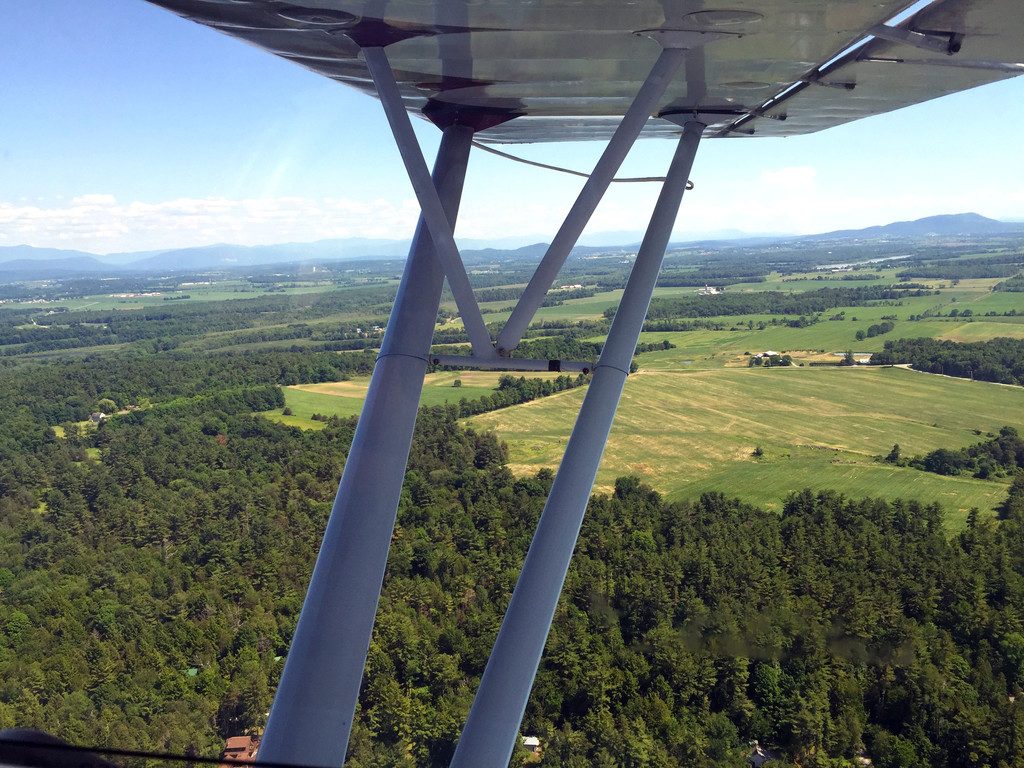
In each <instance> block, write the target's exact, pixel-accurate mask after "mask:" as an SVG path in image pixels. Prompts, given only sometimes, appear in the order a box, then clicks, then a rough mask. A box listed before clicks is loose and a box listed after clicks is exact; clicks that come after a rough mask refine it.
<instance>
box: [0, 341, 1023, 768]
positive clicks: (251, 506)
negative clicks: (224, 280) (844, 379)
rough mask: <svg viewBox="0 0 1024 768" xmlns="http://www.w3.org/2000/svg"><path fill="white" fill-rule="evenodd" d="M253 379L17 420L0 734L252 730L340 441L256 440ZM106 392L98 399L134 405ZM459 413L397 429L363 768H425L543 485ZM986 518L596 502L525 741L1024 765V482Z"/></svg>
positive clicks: (902, 505)
mask: <svg viewBox="0 0 1024 768" xmlns="http://www.w3.org/2000/svg"><path fill="white" fill-rule="evenodd" d="M213 359H214V358H210V359H209V360H210V361H212V360H213ZM287 360H288V358H287V357H284V358H281V359H279V360H277V364H278V366H279V369H278V375H281V376H287V375H289V374H287V373H286V371H287V367H285V368H284V369H282V368H280V364H281V363H284V362H286V361H287ZM208 362H209V361H208ZM236 362H237V361H236ZM250 363H251V364H252V367H251V368H249V369H248V371H247V373H244V374H243V373H242V372H240V371H239V372H238V373H236V375H235V377H234V378H231V383H233V384H234V385H235V386H236V387H240V389H238V390H237V392H238V394H237V395H231V394H230V393H227V394H225V393H224V392H223V391H222V393H221V394H218V393H217V392H215V391H212V388H209V389H207V388H204V386H203V385H202V383H201V381H202V380H205V379H206V378H208V376H209V374H210V372H211V371H210V370H207V371H205V372H202V371H198V370H197V371H194V372H193V373H195V374H196V375H195V378H194V380H193V379H191V378H190V374H189V372H188V369H181V368H175V367H174V366H169V367H168V368H167V369H165V370H163V371H162V372H158V371H149V372H146V373H143V372H141V371H140V372H138V374H137V375H138V376H140V377H142V380H143V381H144V380H145V376H148V375H152V376H161V377H167V378H168V379H169V380H170V381H174V382H176V384H175V385H174V387H172V389H176V390H177V393H178V394H177V396H176V397H164V398H162V399H161V398H160V396H159V395H157V401H158V402H156V403H154V404H153V406H152V407H149V408H147V409H144V410H138V411H135V412H132V413H129V414H122V415H118V416H115V417H114V418H112V419H111V420H109V421H107V422H106V423H104V424H103V425H102V426H100V427H99V428H98V429H96V430H95V431H94V432H89V433H82V434H79V433H78V432H77V431H74V430H69V431H68V434H67V436H66V437H65V438H63V439H58V438H56V437H54V436H53V435H52V433H49V431H47V432H46V433H44V429H45V424H46V419H47V418H51V417H52V416H53V415H55V414H56V415H59V414H60V413H63V411H58V412H52V411H51V409H52V407H53V406H52V404H50V403H49V402H48V401H47V399H46V398H45V396H40V397H39V398H37V399H34V400H30V401H29V404H28V405H27V406H25V407H23V408H22V409H21V413H22V418H23V420H25V421H26V422H27V423H29V424H31V425H34V429H36V430H37V431H36V432H32V431H31V430H28V432H29V433H31V434H38V437H37V438H36V439H35V441H34V442H31V441H30V442H27V443H24V442H22V443H21V447H20V449H19V450H20V454H19V456H20V457H21V460H22V461H24V462H29V463H32V465H33V467H32V471H31V472H29V473H27V474H22V473H19V472H9V473H8V474H7V475H5V478H6V479H5V483H6V484H5V486H4V488H3V493H2V496H0V563H2V564H3V566H2V568H0V595H2V599H0V726H4V727H5V726H10V725H14V724H18V725H25V726H36V727H41V728H44V729H46V730H48V731H51V732H53V733H55V734H57V735H60V736H63V737H65V738H68V739H71V740H73V741H76V742H84V743H95V742H100V743H104V744H109V745H116V746H121V747H135V748H144V749H157V750H170V751H192V752H198V753H201V754H208V755H216V754H217V753H218V752H219V749H220V747H221V746H222V743H223V739H224V738H225V737H226V736H228V735H232V734H236V733H241V732H244V731H245V730H247V729H255V728H259V727H260V726H261V725H262V723H263V720H264V718H265V713H266V711H267V708H268V704H269V702H270V699H271V696H272V691H273V688H274V685H275V684H276V680H277V677H278V675H279V674H280V670H281V667H282V663H283V657H284V656H285V655H286V654H287V652H288V643H289V639H290V637H291V633H292V631H293V629H294V625H295V620H296V616H297V612H298V610H299V607H300V605H301V598H302V594H303V590H304V587H305V584H306V582H307V579H308V577H309V573H310V571H311V568H312V562H313V559H314V556H315V553H316V550H317V545H318V541H319V538H320V535H321V532H322V529H323V526H324V523H325V520H326V516H327V513H328V510H329V507H330V501H331V498H332V496H333V493H334V490H335V484H336V480H337V477H338V475H339V474H340V471H341V467H342V464H343V461H344V456H345V453H346V450H347V446H348V444H349V441H350V440H351V436H352V431H353V426H354V425H353V422H352V421H339V420H337V419H332V420H329V421H328V424H327V427H326V428H325V429H324V430H322V431H310V432H301V431H299V430H296V429H292V428H288V427H284V426H280V425H277V424H273V423H270V422H267V421H265V420H262V419H259V418H255V417H253V416H252V415H250V410H251V409H252V408H254V407H260V405H259V404H258V403H257V404H256V405H254V404H253V402H251V400H252V399H253V398H257V399H258V398H260V397H268V398H273V397H274V394H273V393H274V392H276V391H277V390H276V389H275V388H274V387H273V386H268V385H266V384H260V383H258V382H259V381H261V380H262V379H261V376H262V374H260V371H264V370H266V369H265V367H264V366H265V365H269V363H270V361H269V360H263V361H262V362H258V361H256V360H254V361H250ZM210 364H211V365H214V366H217V365H220V363H219V362H218V363H212V362H211V363H210ZM74 370H75V369H74V367H73V366H71V367H68V368H67V369H66V371H67V372H73V371H74ZM12 375H13V374H12ZM19 375H20V376H22V377H26V380H25V381H23V382H22V386H23V387H24V388H25V389H26V390H27V389H29V388H30V387H29V383H30V381H29V380H31V379H32V377H35V376H38V377H39V378H38V381H37V382H36V383H37V384H38V385H42V384H43V383H45V382H46V381H48V379H47V377H48V376H49V375H50V374H49V372H48V371H47V369H44V368H38V369H36V368H26V369H23V370H22V371H21V372H20V374H19ZM106 375H107V377H108V378H107V379H105V380H106V381H107V382H108V383H109V384H110V389H111V391H114V390H116V391H117V392H118V393H120V394H119V395H118V396H117V397H115V398H114V399H115V400H116V401H117V402H118V403H121V402H130V401H131V397H137V396H138V394H139V393H141V392H143V391H146V392H150V393H151V396H152V394H153V393H152V390H149V389H146V387H145V386H144V385H143V384H135V385H132V386H129V382H128V380H127V379H119V378H117V376H118V375H119V374H116V372H115V371H113V370H111V371H109V372H108V373H107V374H106ZM120 375H122V376H125V377H128V376H129V374H128V373H123V374H120ZM225 375H226V376H227V374H226V373H225ZM103 380H104V379H102V378H99V379H97V381H103ZM119 381H120V382H121V384H119V385H118V386H116V387H115V386H113V384H114V383H116V382H119ZM513 381H514V380H513ZM65 382H66V383H65V384H64V385H60V386H64V387H66V389H64V390H62V391H63V392H64V393H65V394H68V393H69V392H71V391H73V390H74V387H77V386H79V385H78V384H77V383H76V379H75V378H74V377H70V378H68V379H66V380H65ZM8 386H11V382H10V381H8ZM50 386H51V387H52V386H58V385H57V384H53V383H52V382H51V384H50ZM261 388H262V389H261ZM103 392H106V390H103ZM186 392H187V396H186V394H185V393H186ZM260 392H263V393H264V394H262V395H261V394H260ZM99 394H101V391H100V390H96V391H94V392H90V394H89V396H90V397H95V396H97V395H99ZM120 398H127V399H125V400H122V399H120ZM454 415H455V414H454V413H453V410H452V409H450V408H448V409H445V408H439V409H434V410H425V411H422V412H421V416H420V420H419V425H418V428H417V436H416V440H415V442H414V446H413V450H412V454H411V458H410V469H409V473H408V476H407V480H406V484H405V490H404V492H403V497H402V502H401V506H400V509H399V516H398V526H397V528H396V531H395V534H394V544H393V548H392V553H391V557H390V560H389V566H388V574H387V580H386V584H385V590H384V594H383V597H382V601H381V608H380V612H379V617H378V621H377V627H376V631H375V634H374V639H373V642H372V646H371V650H370V657H369V666H368V671H367V676H366V684H365V686H364V690H363V692H362V695H361V698H360V709H359V713H358V719H357V723H356V726H355V730H354V732H353V739H352V745H351V759H350V764H351V765H353V766H357V767H358V768H368V767H369V766H392V765H408V766H413V765H423V766H429V765H444V764H445V763H446V760H447V758H448V757H449V756H450V754H451V751H452V749H453V745H454V743H455V740H456V739H457V736H458V729H459V727H460V723H461V722H462V720H463V718H464V716H465V713H466V711H467V709H468V706H469V703H470V701H471V697H472V693H473V690H474V689H475V685H476V682H477V680H478V677H479V675H480V673H481V671H482V669H483V665H484V663H485V660H486V657H487V653H488V651H489V648H490V645H491V643H492V641H493V638H494V634H495V632H496V630H497V627H498V624H499V623H500V620H501V616H502V612H503V610H504V606H505V604H506V602H507V600H508V596H509V594H510V591H511V588H512V586H513V584H514V581H515V578H516V574H517V572H518V568H519V566H520V564H521V562H522V558H523V555H524V553H525V551H526V548H527V546H528V544H529V540H530V536H531V533H532V529H533V526H534V524H535V522H536V519H537V516H538V515H539V513H540V510H541V508H542V506H543V503H544V499H545V496H546V493H547V490H548V487H549V486H550V483H551V479H552V478H551V474H550V473H548V472H542V473H540V474H538V475H537V476H535V477H532V478H520V479H516V478H514V477H513V476H512V475H511V473H510V472H509V471H508V469H507V468H506V467H505V463H504V462H505V458H504V452H503V449H502V447H501V445H500V444H499V443H498V442H497V441H496V440H495V438H494V436H493V435H488V434H477V433H474V432H471V431H468V430H466V429H464V428H462V427H460V426H458V425H457V423H456V422H455V421H454V419H453V416H454ZM62 419H63V417H60V418H58V419H57V421H60V420H62ZM14 425H15V426H17V421H15V422H14ZM11 428H12V427H11V426H10V425H9V424H7V423H5V425H4V427H3V429H4V430H5V431H8V430H9V429H11ZM47 434H48V435H49V436H47ZM26 436H27V433H25V434H23V433H19V434H17V435H15V437H14V439H15V440H16V441H22V440H24V439H26ZM1004 507H1005V508H1004V510H1003V513H1002V517H1003V518H1004V519H1003V520H1002V521H1001V522H996V521H993V520H989V519H986V518H984V517H983V516H981V515H973V516H972V517H971V520H970V523H969V526H968V528H967V530H966V531H965V532H964V533H963V534H962V535H960V536H958V537H956V538H953V539H950V538H949V536H948V534H947V532H946V531H944V530H943V528H942V525H941V513H940V510H939V509H938V508H937V507H934V506H933V507H922V506H920V505H919V504H917V503H915V502H902V501H900V502H885V501H880V500H864V501H854V500H850V499H845V498H842V497H840V496H838V495H835V494H832V493H827V492H826V493H821V494H817V495H815V494H812V493H810V492H803V493H799V494H796V495H794V496H793V497H792V498H790V499H789V500H788V501H787V502H786V504H785V506H784V509H783V511H782V513H781V514H777V513H771V512H765V511H763V510H760V509H757V508H755V507H751V506H748V505H744V504H742V503H739V502H737V501H735V500H730V499H728V498H726V497H725V496H722V495H718V494H710V495H707V496H704V497H703V498H701V499H700V500H699V501H696V502H688V503H667V502H666V501H665V500H663V499H662V498H660V497H659V496H658V494H656V493H654V492H653V491H651V490H650V489H648V488H646V487H644V486H643V485H641V484H640V483H639V482H638V481H637V480H635V479H630V478H625V479H622V480H620V481H619V482H618V483H617V484H616V489H615V493H614V494H612V495H609V496H597V497H595V498H594V499H593V500H592V502H591V504H590V509H589V513H588V516H587V520H586V522H585V524H584V528H583V532H582V535H581V538H580V542H579V546H578V551H577V556H576V558H575V560H574V562H573V565H572V568H571V570H570V573H569V576H568V580H567V583H566V591H565V595H564V597H563V599H562V601H561V603H560V606H559V610H558V614H557V616H556V620H555V625H554V627H553V630H552V634H551V637H550V640H549V642H548V646H547V652H546V654H545V659H544V662H543V665H542V668H541V670H540V672H539V674H538V677H537V681H536V685H535V689H534V693H533V696H532V698H531V701H530V704H529V707H528V710H527V713H526V718H525V721H524V725H523V732H524V733H530V734H536V735H538V736H539V737H540V738H541V740H542V742H543V744H544V746H545V752H544V765H550V766H573V767H574V768H575V767H576V766H592V765H597V766H620V765H626V766H677V765H680V764H685V765H698V766H699V765H707V766H739V765H742V764H743V758H744V755H745V753H746V751H747V747H746V743H747V741H748V740H750V739H755V738H756V739H759V740H760V741H761V742H762V743H765V744H768V745H771V746H772V747H773V748H776V749H778V750H779V751H780V754H782V755H783V756H784V757H785V759H786V760H789V761H793V762H797V763H799V764H800V765H802V766H808V765H830V764H833V763H835V764H845V761H849V760H850V759H852V757H853V756H854V755H855V754H856V753H857V752H858V750H860V749H862V748H864V747H866V748H867V749H868V752H869V754H870V755H872V756H873V757H874V758H875V760H876V762H877V763H878V764H879V765H900V766H918V765H919V766H925V765H928V766H983V765H992V766H996V765H1001V764H1005V765H1020V764H1022V762H1024V712H1022V711H1021V709H1020V707H1019V706H1018V705H1017V704H1016V703H1015V702H1014V701H1013V700H1012V698H1011V697H1012V696H1016V695H1018V694H1019V692H1020V688H1021V686H1022V681H1024V581H1022V577H1024V543H1022V542H1024V535H1022V534H1024V531H1022V526H1024V485H1022V484H1021V482H1018V483H1017V484H1016V485H1015V486H1014V491H1013V493H1012V494H1011V497H1010V498H1009V499H1008V500H1007V503H1006V504H1005V505H1004ZM835 761H838V763H836V762H835Z"/></svg>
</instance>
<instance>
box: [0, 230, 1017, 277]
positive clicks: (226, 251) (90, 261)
mask: <svg viewBox="0 0 1024 768" xmlns="http://www.w3.org/2000/svg"><path fill="white" fill-rule="evenodd" d="M1013 232H1020V233H1022V234H1024V223H1015V222H1004V221H996V220H995V219H989V218H986V217H985V216H981V215H980V214H977V213H958V214H951V215H943V216H929V217H927V218H924V219H917V220H916V221H898V222H894V223H892V224H885V225H883V226H874V227H867V228H865V229H844V230H838V231H835V232H825V233H822V234H817V235H803V236H794V235H750V234H746V233H743V232H737V231H729V232H724V233H717V234H716V235H712V236H705V237H703V238H701V239H700V240H693V239H691V240H689V241H684V242H674V243H672V245H671V246H670V247H673V248H678V247H684V246H686V245H692V244H694V243H696V242H699V243H701V244H707V245H722V246H727V245H737V244H755V243H780V242H787V241H794V240H800V241H818V240H820V241H835V240H871V239H887V238H907V237H915V238H917V237H929V236H945V237H949V236H957V235H997V234H1009V233H1013ZM614 238H621V240H620V242H621V243H622V244H621V245H611V244H609V242H612V241H613V239H614ZM639 240H640V236H639V233H635V232H618V233H604V234H603V235H600V236H597V235H594V236H590V237H588V238H585V239H584V240H583V241H582V242H583V243H584V244H582V245H579V246H577V248H576V249H575V250H574V251H573V252H574V253H575V254H577V255H579V254H585V253H597V252H600V253H606V252H608V251H615V250H622V251H634V250H636V247H637V245H638V243H639ZM602 241H603V242H602ZM459 245H460V248H462V251H463V255H464V257H465V258H466V259H467V260H473V261H483V260H494V259H502V258H515V257H518V258H522V257H528V258H529V257H532V258H540V257H541V256H542V255H543V254H544V252H545V250H546V249H547V243H529V241H526V242H525V243H524V240H523V239H522V238H504V239H500V240H466V239H460V240H459ZM408 249H409V241H408V240H384V239H378V240H373V239H364V238H350V239H345V240H319V241H316V242H312V243H281V244H278V245H252V246H250V245H234V244H230V243H222V244H218V245H207V246H201V247H197V248H176V249H170V250H165V251H140V252H131V253H114V254H108V255H105V256H99V255H97V254H93V253H86V252H84V251H73V250H61V249H58V248H34V247H32V246H29V245H15V246H0V280H42V279H55V278H62V277H75V276H83V277H84V276H100V275H112V274H124V273H125V272H136V271H137V272H182V271H197V270H208V269H226V268H232V267H251V266H259V265H267V264H285V263H297V262H323V261H341V260H359V259H364V260H370V259H401V258H404V257H405V255H406V253H407V251H408Z"/></svg>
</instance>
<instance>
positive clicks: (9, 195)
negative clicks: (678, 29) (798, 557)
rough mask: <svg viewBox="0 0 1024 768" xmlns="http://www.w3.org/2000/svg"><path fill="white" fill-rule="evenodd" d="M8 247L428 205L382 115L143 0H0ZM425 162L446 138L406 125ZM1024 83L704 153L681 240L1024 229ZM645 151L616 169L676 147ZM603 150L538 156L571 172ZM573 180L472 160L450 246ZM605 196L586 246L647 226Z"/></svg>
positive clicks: (646, 203)
mask: <svg viewBox="0 0 1024 768" xmlns="http://www.w3.org/2000/svg"><path fill="white" fill-rule="evenodd" d="M0 72H2V73H3V74H2V75H0V78H2V79H0V104H2V113H0V245H14V244H18V243H28V244H31V245H37V246H52V247H66V248H81V249H85V250H92V251H97V252H101V253H104V252H112V251H123V250H142V249H151V248H165V247H174V246H186V245H199V244H203V243H210V242H223V241H230V242H241V243H267V242H281V241H296V240H314V239H319V238H324V237H345V236H365V237H403V236H407V235H409V234H410V233H411V231H412V228H413V225H414V222H415V215H416V206H415V203H414V201H413V197H412V193H411V190H410V188H409V185H408V182H407V180H406V177H405V174H404V170H403V168H402V166H401V164H400V161H399V158H398V154H397V152H396V150H395V148H394V145H393V143H392V142H391V140H390V135H389V133H388V129H387V126H386V124H385V122H384V118H383V115H382V113H381V110H380V106H379V104H378V103H377V102H376V101H374V100H373V99H370V98H368V97H365V96H362V95H360V94H358V93H356V92H354V91H351V90H349V89H346V88H344V87H342V86H340V85H338V84H336V83H333V82H331V81H328V80H326V79H325V78H321V77H318V76H316V75H313V74H312V73H309V72H307V71H305V70H303V69H301V68H299V67H297V66H295V65H293V64H290V63H288V62H286V61H283V60H281V59H278V58H276V57H273V56H270V55H268V54H266V53H264V52H262V51H259V50H257V49H255V48H251V47H249V46H246V45H244V44H242V43H239V42H238V41H235V40H233V39H231V38H228V37H225V36H223V35H220V34H218V33H216V32H213V31H212V30H209V29H206V28H203V27H201V26H199V25H196V24H193V23H190V22H186V21H184V20H182V19H179V18H177V17H175V16H173V15H171V14H170V13H167V12H166V11H163V10H161V9H159V8H156V7H154V6H150V5H148V4H147V3H145V2H143V1H142V0H102V2H83V1H82V0H33V2H31V3H3V4H0ZM416 122H417V123H418V124H419V125H418V131H419V134H420V137H421V140H422V142H423V145H424V150H425V152H426V153H427V155H428V157H430V156H432V154H433V151H434V149H435V147H436V139H437V136H436V131H435V130H434V129H433V128H431V127H430V126H428V125H426V124H424V123H420V121H416ZM1022 126H1024V78H1016V79H1014V80H1010V81H1005V82H1002V83H998V84H994V85H990V86H986V87H984V88H980V89H977V90H974V91H970V92H967V93H963V94H957V95H954V96H951V97H947V98H945V99H940V100H937V101H933V102H929V103H927V104H923V105H919V106H916V107H911V108H908V109H906V110H902V111H900V112H896V113H891V114H889V115H883V116H879V117H876V118H870V119H868V120H863V121H859V122H856V123H852V124H850V125H847V126H842V127H839V128H836V129H832V130H830V131H825V132H823V133H819V134H814V135H810V136H803V137H796V138H789V139H761V140H729V141H706V142H704V144H703V146H702V147H701V151H700V154H699V156H698V159H697V163H696V166H695V168H694V172H693V179H694V181H695V182H696V184H697V188H696V190H694V192H693V193H690V194H689V195H688V196H687V198H686V200H685V201H684V203H683V209H682V212H681V214H680V217H679V220H678V222H677V226H676V235H677V237H685V236H688V235H700V234H704V233H707V232H714V231H718V230H725V229H737V230H745V231H749V232H771V231H774V232H783V231H785V232H816V231H823V230H828V229H834V228H839V227H847V226H863V225H868V224H876V223H883V222H886V221H891V220H895V219H903V218H916V217H919V216H924V215H929V214H933V213H953V212H959V211H966V210H974V211H978V212H980V213H983V214H986V215H990V216H994V217H999V218H1010V219H1024V185H1022V183H1021V180H1022V179H1024V151H1021V150H1020V146H1021V144H1022V143H1024V142H1022V139H1024V128H1022ZM672 148H673V147H672V143H671V142H666V141H647V142H640V143H639V144H638V145H637V146H636V147H635V148H634V151H633V153H632V154H631V156H630V158H629V160H627V163H626V166H625V167H624V169H623V172H624V173H628V174H636V175H658V174H660V173H662V172H663V170H664V167H665V165H666V164H667V162H668V158H669V157H670V155H671V152H672ZM600 149H601V147H600V145H598V144H595V143H585V144H579V145H575V146H566V145H548V146H545V145H531V146H525V147H521V148H517V150H516V151H518V152H519V153H520V154H522V155H524V156H528V157H530V158H532V159H538V160H542V161H547V162H555V163H558V164H561V165H569V166H572V167H576V168H579V169H584V170H585V169H587V168H588V167H589V166H591V165H592V164H593V162H594V160H595V159H596V158H597V156H598V154H599V152H600ZM579 186H580V182H579V180H575V179H573V178H571V177H565V176H562V175H559V174H553V173H550V172H546V171H540V170H535V169H530V168H526V167H524V166H520V165H517V164H512V163H509V162H508V161H504V160H501V159H498V158H493V157H491V156H487V155H483V154H481V153H475V154H474V157H473V160H472V162H471V165H470V178H469V181H468V184H467V192H466V195H467V196H466V202H465V203H464V206H463V212H462V215H461V217H460V225H459V234H460V235H463V236H466V237H477V238H498V237H505V236H516V237H520V236H521V237H524V238H527V239H532V238H534V237H537V238H542V237H543V238H548V237H550V236H551V234H552V233H553V232H554V230H555V229H556V228H557V226H558V224H559V222H560V219H561V216H562V215H563V214H564V212H565V210H567V208H568V206H569V204H570V203H571V202H572V199H573V198H574V196H575V194H576V192H577V191H578V189H579ZM656 195H657V188H656V186H655V185H642V186H641V185H619V186H617V187H613V191H612V192H611V193H609V196H608V198H607V199H606V201H605V203H604V204H602V206H601V208H600V209H599V210H598V213H597V214H596V215H595V218H594V221H593V222H592V223H591V226H590V228H589V229H588V232H589V233H600V232H609V231H623V230H632V231H636V230H642V229H643V227H644V225H645V223H646V218H647V215H648V212H649V210H650V207H651V205H652V204H653V201H654V199H655V197H656Z"/></svg>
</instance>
